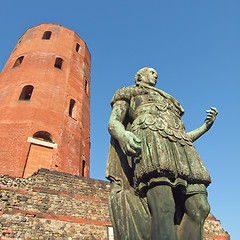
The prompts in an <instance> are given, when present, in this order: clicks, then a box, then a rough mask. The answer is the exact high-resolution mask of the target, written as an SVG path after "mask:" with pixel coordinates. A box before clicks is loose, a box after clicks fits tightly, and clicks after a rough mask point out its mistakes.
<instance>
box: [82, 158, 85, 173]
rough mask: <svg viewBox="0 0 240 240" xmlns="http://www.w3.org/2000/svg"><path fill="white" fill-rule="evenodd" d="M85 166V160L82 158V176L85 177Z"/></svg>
mask: <svg viewBox="0 0 240 240" xmlns="http://www.w3.org/2000/svg"><path fill="white" fill-rule="evenodd" d="M85 168H86V162H85V160H82V176H83V177H86V176H85Z"/></svg>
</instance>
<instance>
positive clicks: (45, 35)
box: [42, 31, 52, 40]
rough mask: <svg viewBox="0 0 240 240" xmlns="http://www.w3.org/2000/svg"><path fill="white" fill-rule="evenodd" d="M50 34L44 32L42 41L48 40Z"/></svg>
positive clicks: (49, 32)
mask: <svg viewBox="0 0 240 240" xmlns="http://www.w3.org/2000/svg"><path fill="white" fill-rule="evenodd" d="M51 35H52V32H51V31H46V32H44V34H43V36H42V39H45V40H49V39H50V38H51Z"/></svg>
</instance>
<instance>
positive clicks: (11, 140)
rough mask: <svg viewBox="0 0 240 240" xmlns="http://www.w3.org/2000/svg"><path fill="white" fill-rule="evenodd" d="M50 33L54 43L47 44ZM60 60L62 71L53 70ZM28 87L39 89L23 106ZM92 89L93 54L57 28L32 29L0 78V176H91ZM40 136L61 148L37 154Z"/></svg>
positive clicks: (69, 34)
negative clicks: (36, 142)
mask: <svg viewBox="0 0 240 240" xmlns="http://www.w3.org/2000/svg"><path fill="white" fill-rule="evenodd" d="M46 31H51V32H52V34H51V37H50V39H42V37H43V34H44V32H46ZM77 44H79V49H76V46H77ZM19 57H20V58H21V57H24V58H23V60H22V62H21V64H19V65H18V66H15V65H16V64H15V63H16V62H18V59H19ZM56 58H61V59H62V60H63V62H62V68H61V69H59V68H57V67H54V65H55V61H56ZM27 85H31V86H33V87H34V88H33V91H32V94H31V98H30V100H26V99H25V100H19V97H20V94H21V92H22V90H23V88H24V86H27ZM89 89H90V53H89V51H88V48H87V46H86V44H85V42H84V41H83V40H82V39H81V38H80V37H79V36H78V35H77V34H76V33H75V32H73V31H71V30H69V29H67V28H65V27H63V26H60V25H55V24H41V25H38V26H36V27H33V28H30V29H28V30H27V31H26V32H25V33H24V34H23V35H22V37H21V38H20V39H19V41H18V43H17V45H16V47H15V48H14V50H13V52H12V54H11V55H10V57H9V59H8V61H7V63H6V65H5V67H4V68H3V70H2V72H1V74H0V132H1V134H0V141H1V142H2V143H4V144H2V145H1V146H0V164H1V169H0V174H8V175H10V176H14V177H22V176H24V177H26V176H29V175H31V174H33V173H34V172H35V171H37V170H38V169H40V168H42V167H44V168H48V169H51V170H57V171H61V172H67V173H71V174H73V175H80V176H81V175H82V173H84V176H89V149H90V90H89ZM71 100H73V101H74V102H75V104H74V106H73V109H72V116H69V108H70V102H71ZM70 115H71V114H70ZM39 131H42V132H43V131H44V132H48V133H49V134H50V135H51V136H52V141H53V142H54V143H55V144H56V146H57V147H56V148H51V147H50V149H47V148H46V147H42V146H41V147H40V146H39V147H38V149H36V146H35V149H34V146H32V145H31V144H32V143H31V142H29V141H28V138H29V137H33V136H34V134H35V133H37V132H39ZM40 140H43V139H40ZM45 141H46V139H45ZM36 151H37V152H36ZM46 151H47V152H48V153H47V154H46ZM37 155H38V156H39V157H37ZM33 156H34V158H33ZM39 158H41V160H40V161H38V160H39ZM13 159H14V161H13ZM83 161H84V163H83ZM83 166H85V169H82V168H83Z"/></svg>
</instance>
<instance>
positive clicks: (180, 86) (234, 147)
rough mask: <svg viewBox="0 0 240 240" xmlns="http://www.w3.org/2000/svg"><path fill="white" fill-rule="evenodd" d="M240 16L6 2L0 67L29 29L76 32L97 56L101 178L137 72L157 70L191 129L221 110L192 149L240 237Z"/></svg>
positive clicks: (101, 4) (95, 133) (225, 221)
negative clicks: (120, 106)
mask: <svg viewBox="0 0 240 240" xmlns="http://www.w3.org/2000/svg"><path fill="white" fill-rule="evenodd" d="M239 11H240V2H239V1H237V0H231V1H223V0H211V1H209V0H208V1H207V0H201V1H197V0H194V1H193V0H189V1H188V0H181V1H179V0H169V1H166V0H155V1H153V0H150V1H142V0H138V1H135V0H132V1H130V0H129V1H125V0H122V1H114V0H111V1H104V0H103V1H98V0H95V1H92V0H88V1H80V0H77V1H73V0H69V1H55V0H52V1H46V0H42V1H27V0H26V1H24V0H23V1H1V7H0V29H1V40H0V52H1V58H0V59H1V60H0V69H2V68H3V66H4V64H5V63H6V61H7V59H8V57H9V55H10V54H11V52H12V50H13V48H14V46H15V44H16V43H17V40H18V38H19V37H20V36H21V35H22V34H23V33H24V32H25V31H26V29H28V28H30V27H32V26H35V25H38V24H40V23H55V24H61V25H63V26H65V27H67V28H70V29H72V30H74V31H75V32H77V33H78V34H79V36H80V37H81V38H82V39H83V40H84V41H85V42H86V43H87V45H88V48H89V50H90V52H91V55H92V68H91V177H92V178H97V179H102V180H104V173H105V166H106V159H107V152H108V145H109V139H110V136H109V134H108V132H107V123H108V119H109V115H110V112H111V108H110V100H111V98H112V96H113V94H114V92H115V91H116V90H117V89H118V88H120V87H123V86H129V85H133V84H134V75H135V73H136V72H137V71H138V70H139V69H140V68H142V67H145V66H149V67H153V68H155V69H156V70H157V72H158V75H159V79H158V83H157V85H156V87H158V88H160V89H162V90H164V91H166V92H167V93H169V94H171V95H172V96H174V97H175V98H176V99H177V100H178V101H179V102H180V103H181V105H182V106H183V108H184V109H185V115H184V117H183V121H184V123H185V125H186V129H187V130H188V131H190V130H193V129H195V128H198V127H200V126H201V125H202V123H203V121H204V119H205V116H206V113H205V110H207V109H209V108H210V107H211V106H215V107H217V108H218V110H219V115H218V117H217V120H216V122H215V124H214V126H213V128H212V129H211V130H210V131H209V132H208V133H206V134H205V135H204V136H202V137H201V138H200V139H199V140H197V142H196V144H195V146H196V148H197V150H198V152H199V154H200V156H201V157H202V159H203V161H204V163H205V165H206V166H207V168H208V170H209V172H210V174H211V177H212V181H213V182H212V184H211V185H210V187H209V188H208V189H209V201H210V205H211V211H212V213H213V214H214V215H215V216H216V218H217V219H220V220H221V223H222V226H223V228H224V229H225V230H227V231H228V232H229V233H230V235H231V239H233V240H237V239H239V238H238V228H239V226H238V221H239V214H240V207H239V198H240V193H239V191H238V190H237V189H239V187H238V181H239V169H240V162H239V160H240V158H239V153H238V149H239V148H240V145H239V141H238V137H239V135H240V127H239V122H238V121H239V118H240V113H239V109H238V108H239V103H240V101H239V98H238V97H237V96H238V94H239V90H240V83H239V79H240V28H239V25H240V14H239Z"/></svg>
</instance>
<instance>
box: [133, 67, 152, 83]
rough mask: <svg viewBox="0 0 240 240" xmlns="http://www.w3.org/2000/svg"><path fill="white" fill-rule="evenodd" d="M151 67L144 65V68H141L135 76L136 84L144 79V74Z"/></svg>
mask: <svg viewBox="0 0 240 240" xmlns="http://www.w3.org/2000/svg"><path fill="white" fill-rule="evenodd" d="M148 69H149V67H144V68H141V69H140V70H139V71H138V72H137V73H136V75H135V78H134V81H135V83H136V85H137V86H138V85H139V83H140V82H141V81H142V80H143V78H144V75H145V73H146V71H147V70H148Z"/></svg>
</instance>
